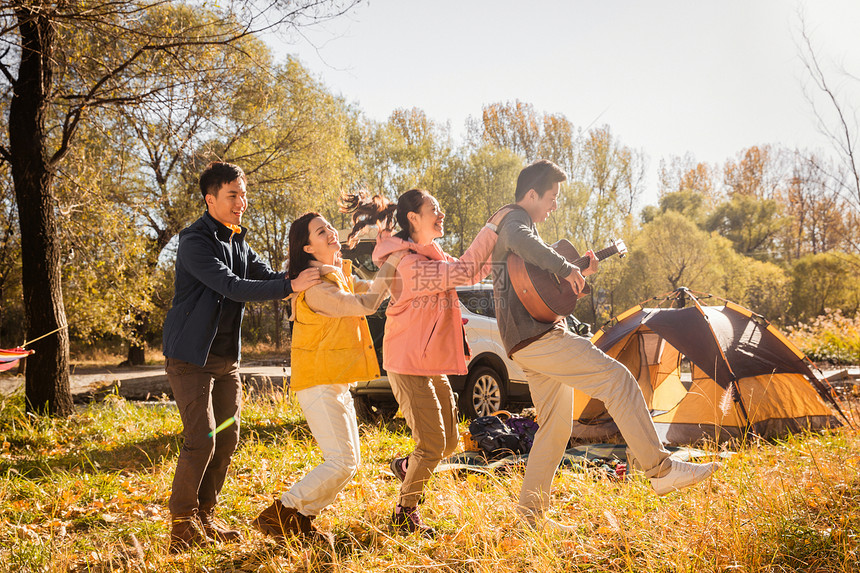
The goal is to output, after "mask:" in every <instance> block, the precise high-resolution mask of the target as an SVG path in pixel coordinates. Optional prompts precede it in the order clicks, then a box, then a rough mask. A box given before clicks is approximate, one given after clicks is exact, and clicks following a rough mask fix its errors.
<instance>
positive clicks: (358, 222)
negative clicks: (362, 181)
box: [339, 191, 397, 248]
mask: <svg viewBox="0 0 860 573" xmlns="http://www.w3.org/2000/svg"><path fill="white" fill-rule="evenodd" d="M339 205H340V212H341V213H352V217H351V219H352V223H353V226H352V230H351V231H350V232H349V235H348V236H347V241H348V244H349V246H350V248H352V247H354V246H355V243H357V242H358V233H359V232H360V231H361V230H362V229H364V228H365V227H369V226H371V225H376V226H377V227H379V228H380V230H386V231H391V230H392V229H393V228H394V218H395V212H396V211H397V203H396V202H393V201H389V200H388V199H386V198H385V197H383V196H382V195H374V196H372V197H371V196H370V194H369V193H368V192H367V191H358V192H356V193H343V194H341V196H340V202H339ZM380 223H381V225H380Z"/></svg>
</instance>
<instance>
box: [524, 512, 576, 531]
mask: <svg viewBox="0 0 860 573" xmlns="http://www.w3.org/2000/svg"><path fill="white" fill-rule="evenodd" d="M517 523H518V526H519V527H520V528H521V529H522V530H528V531H529V532H532V533H546V532H555V533H576V527H574V526H573V525H563V524H561V523H559V522H557V521H555V520H554V519H550V518H548V517H534V516H533V515H529V516H521V518H520V520H519V521H518V522H517Z"/></svg>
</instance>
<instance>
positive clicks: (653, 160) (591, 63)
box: [286, 0, 860, 203]
mask: <svg viewBox="0 0 860 573" xmlns="http://www.w3.org/2000/svg"><path fill="white" fill-rule="evenodd" d="M798 10H802V11H803V13H804V15H805V19H806V22H807V30H808V31H809V32H810V34H811V35H812V38H813V42H814V45H815V47H816V50H817V54H818V56H819V57H820V58H821V59H822V61H823V62H824V63H825V64H827V66H828V68H827V69H828V71H829V73H830V77H831V78H832V80H833V82H834V84H836V85H837V86H841V87H842V88H843V89H853V90H854V95H855V96H857V97H855V98H854V106H855V109H860V101H858V100H860V89H858V85H860V80H858V79H855V80H847V79H846V77H845V76H844V75H843V74H841V73H840V72H839V70H838V66H843V67H844V68H845V69H847V70H848V71H849V72H851V73H853V74H854V76H855V77H856V78H860V39H858V31H860V1H858V0H808V1H805V2H804V1H791V0H673V1H666V0H651V1H647V2H643V1H641V0H638V1H637V0H623V1H622V0H619V1H610V0H605V1H595V0H570V1H549V0H516V1H514V0H434V1H432V2H427V1H418V0H370V1H369V2H365V3H364V4H362V5H361V6H359V7H358V8H357V9H355V10H354V11H352V12H351V13H350V14H349V15H348V16H345V17H341V18H339V19H336V20H334V21H332V22H330V23H327V24H325V25H322V26H319V27H317V28H315V29H312V30H306V31H305V36H306V38H305V39H300V40H298V41H297V43H296V44H294V45H292V46H288V47H287V48H286V49H287V50H288V51H290V52H291V53H293V54H294V55H296V56H298V58H299V59H300V60H301V61H302V62H303V64H304V65H305V66H306V67H307V68H309V69H310V70H311V72H312V73H314V74H315V75H316V76H317V77H318V78H320V79H321V80H322V81H323V83H324V84H325V85H326V86H327V87H328V88H329V89H330V90H331V91H333V92H334V93H340V94H341V95H342V96H344V97H345V98H346V100H347V101H350V102H354V103H357V104H358V106H359V107H360V108H361V109H362V110H363V111H364V112H365V113H366V114H367V115H368V116H369V117H371V118H373V119H376V120H385V119H386V118H387V117H388V116H389V115H390V113H391V112H392V110H394V109H396V108H401V107H413V106H415V107H419V108H422V109H423V110H424V111H425V112H426V113H427V114H428V116H429V117H430V118H431V119H433V120H434V121H438V122H442V123H444V122H447V121H450V122H451V127H452V131H453V133H454V134H455V135H462V133H463V131H464V128H463V126H464V121H465V119H466V118H467V117H468V116H470V115H471V116H474V117H479V116H480V114H481V107H482V106H483V105H484V104H488V103H493V102H499V101H511V100H515V99H519V100H521V101H524V102H528V103H531V104H533V105H534V106H535V109H536V110H537V111H538V112H552V113H563V114H564V115H565V116H567V118H568V119H569V120H571V121H572V122H573V123H574V125H576V126H578V127H589V126H597V125H602V124H608V125H609V126H610V128H611V129H612V131H613V133H614V134H615V135H616V137H618V138H620V140H621V142H622V143H624V144H626V145H628V146H631V147H634V148H638V149H642V150H643V151H645V153H646V154H647V155H648V157H649V171H648V181H647V187H648V190H649V192H648V196H647V197H646V202H648V203H653V202H654V201H655V196H656V172H657V167H658V166H659V162H660V159H661V158H669V157H670V156H672V155H684V154H685V153H687V152H691V153H692V154H693V155H694V157H695V158H696V159H697V160H698V161H706V162H709V163H719V164H722V163H724V162H725V160H726V159H728V158H730V157H734V156H735V155H736V154H737V153H738V152H739V151H741V150H742V149H745V148H747V147H749V146H751V145H760V144H767V143H774V144H776V143H778V144H783V145H786V146H789V147H800V148H805V149H825V148H828V143H827V141H826V140H825V139H824V138H823V136H822V135H821V134H820V132H819V131H818V129H817V128H816V124H815V119H814V115H813V113H812V110H811V108H810V105H809V103H808V102H807V101H806V99H805V98H804V94H803V85H804V83H808V77H807V76H806V75H805V71H804V69H803V67H802V64H801V62H800V59H799V57H798V54H799V50H798V48H797V46H796V42H799V39H800V32H799V30H800V20H799V17H798Z"/></svg>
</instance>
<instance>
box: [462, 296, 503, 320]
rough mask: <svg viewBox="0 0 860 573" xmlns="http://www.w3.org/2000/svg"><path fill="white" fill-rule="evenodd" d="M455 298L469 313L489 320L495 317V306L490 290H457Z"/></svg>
mask: <svg viewBox="0 0 860 573" xmlns="http://www.w3.org/2000/svg"><path fill="white" fill-rule="evenodd" d="M457 296H458V297H460V302H462V303H463V306H465V307H466V308H467V309H468V310H469V311H470V312H473V313H475V314H479V315H481V316H488V317H490V318H495V317H496V306H495V301H494V300H493V291H491V290H479V291H474V290H459V291H457Z"/></svg>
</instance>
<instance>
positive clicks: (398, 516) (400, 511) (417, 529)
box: [391, 504, 438, 538]
mask: <svg viewBox="0 0 860 573" xmlns="http://www.w3.org/2000/svg"><path fill="white" fill-rule="evenodd" d="M391 525H393V526H394V529H396V530H397V531H399V532H400V533H418V534H420V535H422V536H424V537H429V538H433V537H436V536H437V535H438V532H437V531H436V530H435V529H433V528H432V527H430V526H429V525H427V524H426V523H424V520H422V519H421V514H420V513H419V512H418V508H417V507H403V506H401V505H400V504H397V507H396V508H395V509H394V513H393V514H391Z"/></svg>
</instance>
